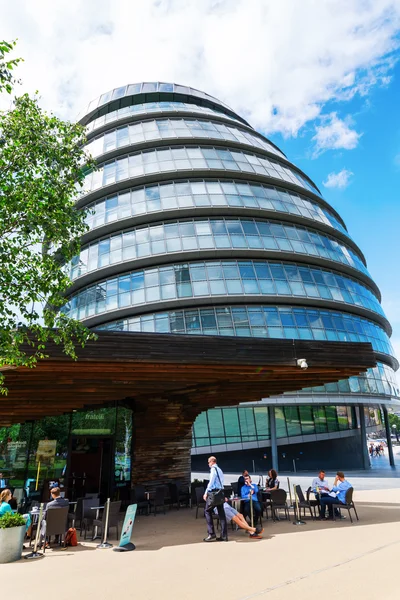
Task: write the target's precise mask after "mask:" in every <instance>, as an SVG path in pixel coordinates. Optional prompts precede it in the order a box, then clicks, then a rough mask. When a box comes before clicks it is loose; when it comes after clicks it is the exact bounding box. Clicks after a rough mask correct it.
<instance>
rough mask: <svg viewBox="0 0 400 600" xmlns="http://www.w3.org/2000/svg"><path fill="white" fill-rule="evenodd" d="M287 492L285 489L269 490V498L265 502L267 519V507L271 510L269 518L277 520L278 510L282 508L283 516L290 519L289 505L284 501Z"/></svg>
mask: <svg viewBox="0 0 400 600" xmlns="http://www.w3.org/2000/svg"><path fill="white" fill-rule="evenodd" d="M286 498H287V492H286V491H285V490H271V492H270V500H269V502H266V503H265V513H266V516H267V519H268V508H269V509H270V511H271V519H272V520H273V521H279V520H280V518H279V511H280V510H283V511H284V513H285V517H286V518H287V520H288V521H290V515H289V507H288V505H287V502H286Z"/></svg>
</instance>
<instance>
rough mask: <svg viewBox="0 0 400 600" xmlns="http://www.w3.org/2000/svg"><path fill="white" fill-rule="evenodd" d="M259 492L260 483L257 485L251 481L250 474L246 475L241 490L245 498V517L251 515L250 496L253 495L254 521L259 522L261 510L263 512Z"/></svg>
mask: <svg viewBox="0 0 400 600" xmlns="http://www.w3.org/2000/svg"><path fill="white" fill-rule="evenodd" d="M257 494H258V485H256V484H255V483H251V477H250V475H246V477H245V478H244V486H243V487H242V489H241V491H240V495H241V496H242V499H243V500H244V516H245V517H250V516H251V509H250V496H252V498H253V521H254V523H257V521H258V519H259V518H260V516H261V512H262V510H261V504H260V502H259V500H258V495H257Z"/></svg>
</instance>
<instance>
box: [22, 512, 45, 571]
mask: <svg viewBox="0 0 400 600" xmlns="http://www.w3.org/2000/svg"><path fill="white" fill-rule="evenodd" d="M43 508H44V504H43V502H42V503H41V504H40V509H39V517H38V523H37V529H36V537H35V544H34V546H33V552H30V553H29V554H25V556H24V558H27V559H28V560H30V559H31V558H43V557H44V554H43V552H38V551H37V547H38V543H39V538H40V529H41V525H42V520H43Z"/></svg>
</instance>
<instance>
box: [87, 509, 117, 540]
mask: <svg viewBox="0 0 400 600" xmlns="http://www.w3.org/2000/svg"><path fill="white" fill-rule="evenodd" d="M121 504H122V502H121V500H118V501H116V502H110V510H109V512H108V529H107V535H108V534H109V532H110V529H111V527H115V529H116V530H117V538H116V539H118V538H119V535H118V524H119V513H120V510H121ZM106 518H107V511H106V510H103V516H102V518H101V519H94V520H93V523H92V533H93V535H92V537H94V529H95V527H97V528H98V529H100V530H101V533H103V532H104V529H105V526H106Z"/></svg>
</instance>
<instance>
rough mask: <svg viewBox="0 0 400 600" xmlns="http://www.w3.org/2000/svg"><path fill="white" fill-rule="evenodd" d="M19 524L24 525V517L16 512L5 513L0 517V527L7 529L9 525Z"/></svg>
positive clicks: (18, 525)
mask: <svg viewBox="0 0 400 600" xmlns="http://www.w3.org/2000/svg"><path fill="white" fill-rule="evenodd" d="M21 525H25V519H24V517H23V516H22V515H19V514H18V513H16V514H14V513H10V512H8V513H6V514H5V515H3V516H2V517H0V529H8V528H9V527H21Z"/></svg>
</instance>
